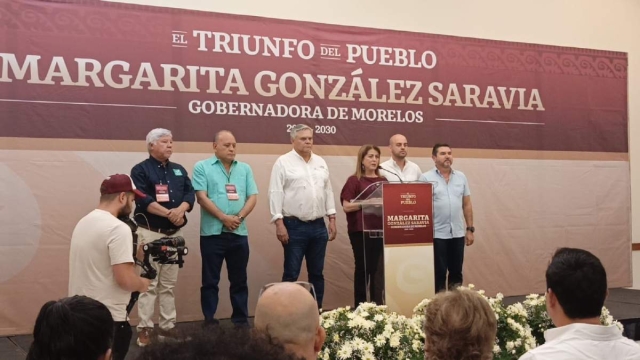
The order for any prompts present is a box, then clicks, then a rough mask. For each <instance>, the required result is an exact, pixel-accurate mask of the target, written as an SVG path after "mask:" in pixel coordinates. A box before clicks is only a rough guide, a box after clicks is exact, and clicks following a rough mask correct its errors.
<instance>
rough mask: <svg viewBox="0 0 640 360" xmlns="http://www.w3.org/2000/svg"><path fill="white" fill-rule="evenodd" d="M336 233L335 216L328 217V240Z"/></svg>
mask: <svg viewBox="0 0 640 360" xmlns="http://www.w3.org/2000/svg"><path fill="white" fill-rule="evenodd" d="M337 235H338V231H337V230H336V218H335V217H330V218H329V241H333V240H335V238H336V236H337Z"/></svg>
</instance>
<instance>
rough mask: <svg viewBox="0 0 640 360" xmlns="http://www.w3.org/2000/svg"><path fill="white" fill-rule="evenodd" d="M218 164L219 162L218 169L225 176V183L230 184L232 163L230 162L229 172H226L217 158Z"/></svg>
mask: <svg viewBox="0 0 640 360" xmlns="http://www.w3.org/2000/svg"><path fill="white" fill-rule="evenodd" d="M218 164H220V170H222V173H223V174H224V176H225V177H226V178H227V184H231V170H233V163H231V166H230V167H229V174H227V170H226V169H225V168H224V165H223V164H222V161H220V160H218Z"/></svg>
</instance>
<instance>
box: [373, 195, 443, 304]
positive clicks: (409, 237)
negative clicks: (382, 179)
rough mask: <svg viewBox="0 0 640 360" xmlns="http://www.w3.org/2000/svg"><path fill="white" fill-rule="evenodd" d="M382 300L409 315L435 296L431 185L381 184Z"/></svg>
mask: <svg viewBox="0 0 640 360" xmlns="http://www.w3.org/2000/svg"><path fill="white" fill-rule="evenodd" d="M382 198H383V203H384V206H383V208H382V219H383V231H384V246H385V249H384V263H385V265H384V269H385V299H386V304H387V306H388V307H389V310H391V311H395V312H397V313H399V314H403V315H406V316H410V315H411V314H412V312H413V308H414V307H415V306H416V305H418V303H419V302H420V301H422V300H423V299H425V298H430V297H433V296H434V295H435V284H434V282H435V281H434V266H433V264H434V259H433V185H432V184H429V183H385V184H383V185H382Z"/></svg>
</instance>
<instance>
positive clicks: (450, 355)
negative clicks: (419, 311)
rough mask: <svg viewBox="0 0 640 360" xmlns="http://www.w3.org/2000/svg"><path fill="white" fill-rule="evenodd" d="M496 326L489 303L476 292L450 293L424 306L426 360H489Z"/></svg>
mask: <svg viewBox="0 0 640 360" xmlns="http://www.w3.org/2000/svg"><path fill="white" fill-rule="evenodd" d="M497 331H498V325H497V322H496V315H495V313H494V312H493V310H492V309H491V307H490V306H489V303H488V302H487V301H486V300H485V299H484V298H483V297H482V296H481V295H480V294H478V293H477V292H475V291H471V290H464V289H460V290H452V291H448V292H441V293H439V294H438V295H436V296H435V297H434V298H433V300H432V301H431V302H430V303H429V304H428V305H427V309H426V311H425V322H424V334H425V342H424V358H425V360H491V359H492V358H493V344H494V342H495V339H496V333H497Z"/></svg>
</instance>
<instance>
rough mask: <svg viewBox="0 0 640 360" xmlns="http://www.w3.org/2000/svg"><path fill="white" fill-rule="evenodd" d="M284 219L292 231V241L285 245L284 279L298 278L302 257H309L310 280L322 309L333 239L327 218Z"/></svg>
mask: <svg viewBox="0 0 640 360" xmlns="http://www.w3.org/2000/svg"><path fill="white" fill-rule="evenodd" d="M283 222H284V226H285V227H286V228H287V232H288V233H289V243H288V244H287V245H284V246H283V247H284V272H283V273H282V281H297V280H298V276H299V275H300V267H301V266H302V259H303V258H306V260H307V273H308V274H309V282H310V283H311V284H312V285H313V287H314V289H315V292H316V299H317V300H318V308H322V299H323V298H324V275H323V271H324V256H325V253H326V250H327V242H328V241H329V232H328V231H327V228H326V227H325V224H324V219H323V218H319V219H316V220H313V221H309V222H305V221H301V220H298V219H296V218H292V217H286V218H284V219H283Z"/></svg>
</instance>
